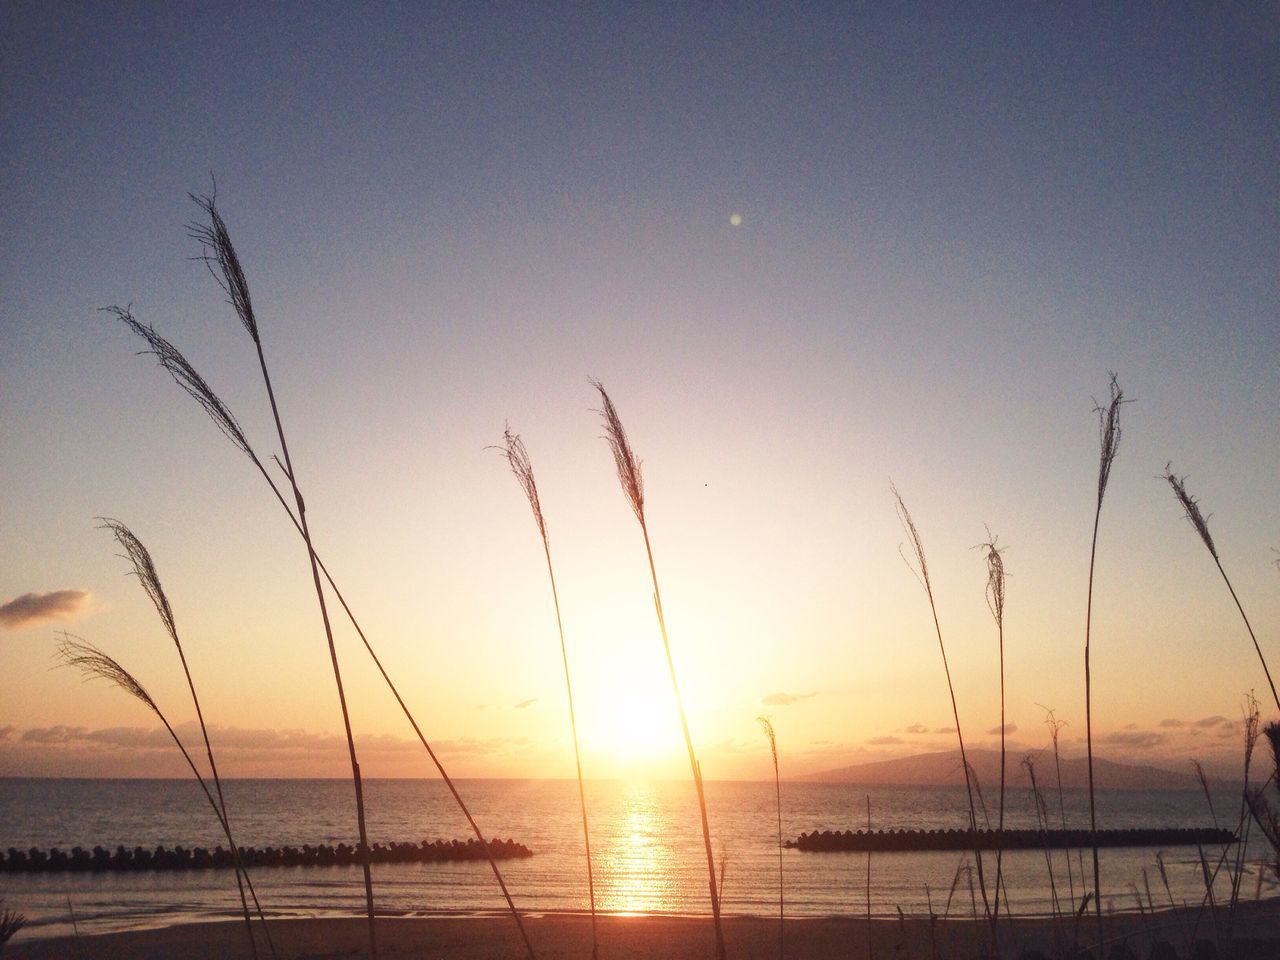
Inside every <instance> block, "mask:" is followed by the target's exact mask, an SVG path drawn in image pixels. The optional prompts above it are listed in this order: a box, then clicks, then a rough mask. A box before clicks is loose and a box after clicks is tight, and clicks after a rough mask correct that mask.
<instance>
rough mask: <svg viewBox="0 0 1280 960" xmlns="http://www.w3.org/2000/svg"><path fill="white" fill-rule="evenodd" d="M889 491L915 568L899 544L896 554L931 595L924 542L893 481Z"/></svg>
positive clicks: (890, 482) (931, 588)
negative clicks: (914, 559)
mask: <svg viewBox="0 0 1280 960" xmlns="http://www.w3.org/2000/svg"><path fill="white" fill-rule="evenodd" d="M889 489H890V490H892V491H893V498H894V500H895V501H897V502H896V503H895V505H894V506H895V508H896V509H897V511H898V520H899V521H900V522H901V523H902V529H903V530H905V531H906V533H907V537H908V538H909V539H910V541H911V551H912V553H914V554H915V558H916V566H912V565H911V561H910V560H908V559H907V555H906V553H904V552H903V550H902V546H901V544H899V546H898V553H899V554H901V556H902V560H903V562H904V563H906V565H907V567H908V568H909V569H910V570H911V572H912V573H914V574H915V576H916V579H917V580H919V581H920V585H921V586H923V587H924V589H925V592H926V593H928V594H929V595H930V596H932V595H933V587H932V585H931V584H930V582H929V563H928V561H927V560H925V556H924V541H922V540H921V539H920V531H919V530H917V529H916V525H915V521H913V520H912V519H911V513H910V511H908V510H907V504H906V502H905V501H904V500H903V499H902V494H900V493H899V492H898V488H897V487H896V486H895V485H894V483H893V481H892V480H891V481H889Z"/></svg>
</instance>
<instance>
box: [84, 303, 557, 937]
mask: <svg viewBox="0 0 1280 960" xmlns="http://www.w3.org/2000/svg"><path fill="white" fill-rule="evenodd" d="M106 312H108V313H110V314H111V315H112V316H115V317H117V318H118V319H120V320H121V321H123V322H124V323H125V325H126V326H127V327H129V329H130V330H131V331H132V332H133V333H135V334H137V335H138V336H140V337H142V338H143V339H144V340H145V341H146V342H147V344H148V346H149V347H150V348H151V349H148V350H145V351H142V352H143V353H144V354H149V355H152V356H155V357H156V358H157V360H158V361H159V362H160V365H161V366H162V367H163V368H164V369H165V371H166V372H168V373H169V375H170V376H171V377H172V378H173V380H174V382H176V383H177V384H178V386H179V387H181V388H182V389H183V390H184V391H185V392H186V393H187V394H188V395H189V396H191V397H192V399H194V400H195V401H196V402H197V403H198V404H199V405H200V407H201V409H202V410H204V412H205V413H206V414H208V415H209V417H210V419H211V420H213V422H214V424H215V426H217V427H218V429H219V430H221V432H222V433H223V435H224V436H226V437H227V438H228V439H229V440H231V442H232V443H233V444H234V445H235V446H236V447H237V448H238V449H239V450H240V451H241V452H242V453H244V454H245V456H246V457H248V458H249V461H250V462H251V463H252V464H253V466H254V468H255V469H256V470H257V471H258V474H259V476H261V477H262V479H263V480H264V481H265V482H266V484H267V486H268V488H269V489H270V490H271V492H272V494H273V495H274V496H275V498H276V502H277V503H279V504H280V507H281V509H283V510H284V512H285V514H286V516H288V518H289V521H290V523H292V524H293V528H294V530H295V531H296V532H297V534H298V536H299V537H303V542H304V543H305V542H306V537H305V535H304V533H303V528H302V524H300V523H299V522H298V517H297V516H296V515H295V513H294V507H292V506H290V504H289V501H288V500H286V499H285V496H284V493H283V492H282V491H281V489H280V486H279V485H278V484H277V483H276V480H275V478H274V477H273V476H272V474H271V472H270V471H269V470H268V469H267V467H266V464H265V463H264V462H263V460H262V459H261V458H260V457H259V456H258V454H257V453H256V452H255V450H254V448H253V447H252V446H251V445H250V444H249V441H248V440H247V439H246V438H245V435H244V431H243V430H241V429H240V427H239V423H238V421H237V420H236V418H235V417H234V416H233V415H232V413H231V412H230V410H229V409H228V408H227V405H226V404H225V403H223V401H222V400H221V398H220V397H218V395H217V394H216V393H215V392H214V391H213V389H212V388H211V387H210V386H209V385H208V383H207V382H206V381H205V379H204V378H203V377H202V376H200V374H199V373H198V372H197V371H196V370H195V368H194V367H193V366H192V365H191V363H190V362H189V361H188V360H187V358H186V357H185V356H183V355H182V353H181V351H179V350H178V349H177V348H176V347H175V346H174V345H173V344H172V343H170V342H169V341H168V340H166V339H165V338H164V337H162V336H161V335H160V334H159V333H157V332H156V331H155V329H154V328H153V327H152V326H150V325H148V324H143V323H141V322H139V321H137V320H136V319H135V318H134V317H133V316H132V314H131V313H130V312H129V311H128V310H124V309H121V308H119V307H108V308H106ZM273 459H274V458H273ZM277 462H278V460H277ZM313 553H314V549H313ZM314 555H315V558H316V563H317V564H318V565H319V567H320V572H321V573H322V574H324V577H325V582H326V583H328V585H329V588H330V589H331V590H332V591H333V595H334V598H335V599H336V600H337V601H338V603H339V605H341V607H342V610H343V612H344V613H345V614H346V616H347V619H348V620H349V621H350V622H351V626H352V627H353V628H354V630H355V631H356V635H357V636H359V638H360V642H361V643H362V644H363V645H364V648H365V651H366V652H367V653H368V654H369V658H370V659H371V660H372V661H373V663H374V666H376V667H377V669H378V672H379V674H381V676H382V679H383V681H384V682H385V683H386V684H387V688H388V689H389V690H390V691H391V695H392V696H393V697H394V698H395V700H396V703H397V704H399V706H400V710H401V712H403V713H404V715H405V718H406V719H407V720H408V721H409V725H410V726H411V727H412V728H413V732H414V734H415V735H416V736H417V738H418V741H419V742H420V743H421V744H422V747H423V749H424V750H425V751H426V752H427V756H428V757H429V758H430V759H431V762H432V764H433V765H434V766H435V768H436V771H437V772H438V773H439V774H440V778H441V779H442V780H443V781H444V783H445V786H446V787H448V789H449V792H450V794H451V795H452V797H453V799H454V802H455V803H456V804H457V805H458V808H459V809H460V810H461V811H462V815H463V816H464V817H465V818H466V820H467V823H468V824H469V825H470V827H471V830H472V833H473V834H474V835H475V837H476V839H477V840H478V841H479V842H480V845H481V848H482V849H483V850H484V852H485V856H486V859H487V860H488V862H489V868H490V869H491V870H492V872H493V875H494V877H495V879H496V880H497V882H498V887H499V889H500V890H501V891H502V895H503V898H504V899H505V900H506V903H507V907H508V909H509V910H510V912H511V915H512V917H513V918H514V919H515V922H516V926H517V927H518V928H519V930H520V934H521V939H522V940H523V942H524V945H525V947H526V950H527V952H528V953H529V956H530V957H533V956H534V954H533V947H532V945H531V944H530V943H529V938H528V936H527V934H526V932H525V929H524V923H523V921H522V920H521V918H520V912H519V911H518V910H517V909H516V905H515V902H514V901H513V900H512V899H511V894H510V892H509V891H508V890H507V885H506V881H505V880H504V879H503V876H502V870H501V869H500V868H499V866H498V862H497V860H496V859H494V857H493V855H492V853H491V852H490V849H489V844H488V841H487V840H486V839H485V836H484V833H483V832H482V831H481V830H480V826H479V824H477V823H476V820H475V818H474V817H473V816H472V815H471V811H470V809H469V808H468V807H467V804H466V802H465V801H464V800H463V798H462V795H461V793H459V791H458V788H457V786H456V784H454V782H453V779H452V778H451V777H450V776H449V773H448V771H447V770H446V769H445V767H444V764H443V763H442V762H441V761H440V758H439V756H438V755H437V754H436V752H435V750H434V749H433V748H432V746H431V743H430V742H429V741H428V740H427V738H426V735H425V734H424V733H423V732H422V728H421V727H420V726H419V725H418V721H417V720H416V719H415V717H414V716H413V712H412V711H411V710H410V709H409V706H408V704H406V703H405V701H404V698H403V697H402V696H401V695H400V691H399V690H398V689H397V687H396V685H395V683H394V682H393V681H392V679H391V676H390V674H388V673H387V670H386V668H385V667H384V666H383V664H382V661H381V659H380V658H379V657H378V654H377V651H375V650H374V648H373V644H372V643H371V642H370V640H369V638H368V636H367V635H366V634H365V632H364V628H363V627H362V626H361V625H360V621H359V619H357V617H356V615H355V612H354V611H353V610H352V609H351V606H350V604H348V603H347V600H346V597H344V596H343V594H342V591H341V589H339V587H338V585H337V583H336V582H334V579H333V575H332V574H331V573H330V572H329V568H328V567H326V566H325V563H324V560H323V559H322V558H321V557H320V555H319V554H318V553H315V554H314Z"/></svg>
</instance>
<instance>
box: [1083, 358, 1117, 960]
mask: <svg viewBox="0 0 1280 960" xmlns="http://www.w3.org/2000/svg"><path fill="white" fill-rule="evenodd" d="M1110 392H1111V397H1110V399H1109V401H1108V402H1107V403H1106V404H1105V405H1104V404H1096V405H1095V408H1096V412H1097V414H1098V441H1099V446H1100V448H1101V449H1100V453H1099V457H1098V502H1097V507H1096V508H1095V509H1094V513H1093V541H1092V544H1091V546H1090V547H1089V595H1088V600H1087V603H1086V606H1085V619H1084V718H1085V744H1086V749H1087V751H1088V758H1089V833H1090V836H1091V839H1092V841H1093V842H1092V844H1091V846H1092V848H1093V906H1094V915H1095V917H1096V918H1097V924H1098V956H1102V953H1103V927H1102V886H1101V883H1102V880H1101V870H1100V869H1099V866H1098V803H1097V794H1096V792H1095V790H1094V784H1093V676H1092V674H1091V672H1090V669H1089V654H1090V651H1091V647H1090V639H1091V631H1092V626H1093V573H1094V567H1095V561H1096V560H1097V556H1098V522H1099V520H1100V519H1101V518H1102V500H1103V497H1104V496H1105V495H1106V492H1107V481H1108V480H1110V479H1111V466H1112V464H1114V463H1115V460H1116V454H1117V453H1118V452H1119V450H1120V407H1121V405H1122V404H1123V403H1124V402H1125V400H1124V391H1123V390H1121V389H1120V384H1119V382H1118V381H1117V379H1116V375H1115V374H1114V373H1113V374H1111V385H1110Z"/></svg>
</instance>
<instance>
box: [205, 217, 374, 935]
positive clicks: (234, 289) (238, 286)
mask: <svg viewBox="0 0 1280 960" xmlns="http://www.w3.org/2000/svg"><path fill="white" fill-rule="evenodd" d="M191 199H192V200H193V201H194V202H195V203H196V204H197V205H198V206H199V207H200V208H201V209H202V210H203V211H204V212H205V214H207V215H208V217H209V224H208V225H207V226H206V225H204V224H199V223H193V224H189V225H188V231H189V233H190V235H191V237H192V238H193V239H195V240H197V241H198V242H200V243H201V244H202V245H203V252H202V254H201V256H200V257H199V258H198V259H200V260H202V261H203V262H204V264H205V266H206V267H208V268H209V272H210V274H211V275H212V276H213V278H214V280H215V281H217V282H218V283H219V285H220V286H221V287H222V289H223V291H224V292H225V293H226V294H227V296H228V302H229V303H230V304H231V306H232V308H233V309H234V310H235V312H236V316H237V317H238V318H239V319H240V322H241V324H242V325H243V326H244V328H245V331H246V332H247V333H248V334H249V336H250V338H251V339H252V340H253V343H254V347H255V350H256V352H257V354H258V367H259V369H260V370H261V372H262V382H263V386H264V387H265V388H266V391H267V400H268V401H269V403H270V405H271V416H272V419H273V420H274V421H275V426H276V437H277V438H278V439H279V441H280V453H281V455H282V456H283V460H284V462H283V468H284V471H285V474H286V475H287V477H288V479H289V484H290V486H291V487H292V488H293V495H294V500H295V501H296V504H297V510H298V516H297V519H298V523H299V524H300V525H301V527H302V538H303V540H304V541H305V542H306V545H307V559H308V562H309V564H310V567H311V579H312V583H313V585H314V587H315V593H316V603H317V604H318V605H319V607H320V619H321V621H322V622H323V625H324V633H325V640H326V642H327V644H328V647H329V661H330V664H331V665H332V667H333V679H334V683H335V685H336V686H337V692H338V703H339V706H340V707H341V711H342V726H343V730H344V732H345V733H346V737H347V753H348V754H349V756H350V759H351V780H352V783H353V785H354V787H355V795H356V797H355V799H356V826H357V830H358V831H359V837H360V865H361V867H362V869H363V872H364V890H365V911H366V914H367V916H368V920H369V958H370V960H378V941H377V934H376V927H375V924H374V906H373V874H372V872H371V869H370V861H369V837H368V831H367V830H366V827H365V809H364V786H363V782H362V780H361V777H360V763H359V761H358V760H357V758H356V742H355V737H354V735H353V734H352V732H351V717H350V713H349V711H348V709H347V695H346V691H345V690H344V688H343V683H342V670H341V668H340V667H339V664H338V650H337V647H336V646H335V644H334V640H333V627H332V625H331V624H330V623H329V610H328V607H327V606H326V604H325V599H324V588H323V586H322V585H321V583H320V570H319V564H318V562H317V559H316V552H315V548H314V547H313V546H312V543H311V531H310V529H309V527H308V524H307V514H306V505H305V503H304V501H303V498H302V491H301V489H300V488H299V486H298V481H297V474H296V473H295V471H294V469H293V461H292V460H291V459H290V457H289V443H288V441H287V440H286V439H285V433H284V424H283V422H282V421H281V418H280V408H279V405H278V404H277V403H276V395H275V390H274V389H273V388H272V385H271V374H270V372H269V371H268V369H267V359H266V354H265V353H264V352H263V347H262V337H261V336H260V334H259V330H258V321H257V319H256V317H255V316H254V312H253V303H252V300H251V299H250V297H249V285H248V282H247V281H246V279H245V276H244V271H243V269H242V268H241V266H240V258H239V257H238V256H237V255H236V251H235V247H234V246H233V245H232V243H231V236H230V234H229V233H228V232H227V227H226V223H225V222H224V221H223V219H222V216H221V215H220V214H219V213H218V211H217V208H216V206H215V198H214V196H212V195H211V196H203V197H202V196H196V195H195V194H192V195H191Z"/></svg>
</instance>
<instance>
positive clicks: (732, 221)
mask: <svg viewBox="0 0 1280 960" xmlns="http://www.w3.org/2000/svg"><path fill="white" fill-rule="evenodd" d="M729 226H731V227H740V226H742V214H740V213H731V214H729Z"/></svg>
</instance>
